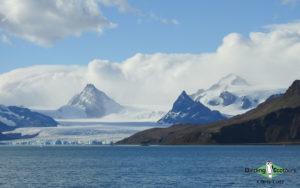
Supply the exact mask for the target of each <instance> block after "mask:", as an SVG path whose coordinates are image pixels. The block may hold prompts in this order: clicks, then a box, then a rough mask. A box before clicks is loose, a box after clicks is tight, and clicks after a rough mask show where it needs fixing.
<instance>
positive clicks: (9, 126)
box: [0, 105, 58, 140]
mask: <svg viewBox="0 0 300 188" xmlns="http://www.w3.org/2000/svg"><path fill="white" fill-rule="evenodd" d="M57 124H58V123H57V122H56V121H55V120H53V119H52V118H51V117H48V116H46V115H43V114H40V113H38V112H32V111H31V110H29V109H27V108H22V107H17V106H8V107H6V106H3V105H0V140H7V139H17V138H26V137H30V135H27V136H26V135H25V136H22V135H20V134H2V133H1V132H5V131H11V130H14V129H17V128H23V127H56V126H57ZM31 136H36V135H31Z"/></svg>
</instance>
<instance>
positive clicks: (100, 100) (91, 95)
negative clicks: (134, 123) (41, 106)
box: [43, 84, 123, 118]
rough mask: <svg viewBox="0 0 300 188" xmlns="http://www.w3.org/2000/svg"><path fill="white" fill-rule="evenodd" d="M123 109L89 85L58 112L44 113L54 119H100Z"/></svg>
mask: <svg viewBox="0 0 300 188" xmlns="http://www.w3.org/2000/svg"><path fill="white" fill-rule="evenodd" d="M122 109H123V107H122V106H121V105H120V104H118V103H116V102H115V101H114V100H113V99H111V98H109V97H108V96H107V95H106V94H105V93H104V92H102V91H100V90H98V89H97V88H96V87H95V86H94V85H93V84H87V85H86V87H85V88H84V89H83V91H81V92H80V93H79V94H77V95H75V96H74V97H73V98H72V99H71V100H70V101H69V102H68V104H67V105H64V106H62V107H60V108H59V109H58V110H56V111H43V113H45V114H48V115H49V116H51V117H54V118H100V117H103V116H105V115H108V114H111V113H117V112H120V111H121V110H122Z"/></svg>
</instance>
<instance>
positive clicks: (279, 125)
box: [118, 80, 300, 144]
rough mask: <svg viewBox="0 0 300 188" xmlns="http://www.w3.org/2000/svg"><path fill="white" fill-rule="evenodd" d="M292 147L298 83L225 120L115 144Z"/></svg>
mask: <svg viewBox="0 0 300 188" xmlns="http://www.w3.org/2000/svg"><path fill="white" fill-rule="evenodd" d="M268 143H274V144H276V143H277V144H282V143H284V144H292V143H298V144H299V143H300V80H296V81H294V83H293V84H292V85H291V86H290V87H289V89H288V90H287V91H286V93H285V94H283V95H281V96H277V97H273V98H269V99H268V100H266V101H265V102H264V103H262V104H260V105H259V106H258V107H257V108H255V109H253V110H251V111H249V112H247V113H245V114H242V115H238V116H235V117H233V118H230V119H227V120H221V121H218V122H214V123H209V124H204V125H201V126H199V125H192V124H181V125H174V126H171V127H169V128H160V129H158V128H156V129H149V130H146V131H143V132H140V133H137V134H135V135H133V136H131V137H129V138H126V139H124V140H122V141H120V142H119V143H118V144H268Z"/></svg>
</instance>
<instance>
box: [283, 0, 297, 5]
mask: <svg viewBox="0 0 300 188" xmlns="http://www.w3.org/2000/svg"><path fill="white" fill-rule="evenodd" d="M281 2H282V4H283V5H288V4H291V5H296V4H297V3H298V2H299V0H282V1H281Z"/></svg>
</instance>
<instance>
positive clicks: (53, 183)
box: [0, 146, 300, 188]
mask: <svg viewBox="0 0 300 188" xmlns="http://www.w3.org/2000/svg"><path fill="white" fill-rule="evenodd" d="M299 159H300V146H72V147H69V146H48V147H32V146H23V147H22V146H1V147H0V187H22V188H23V187H130V188H131V187H257V186H258V187H274V186H275V187H276V186H278V187H300V161H299ZM268 160H271V161H272V162H273V164H276V165H277V166H280V167H282V168H286V169H296V173H284V174H281V175H278V176H277V177H275V178H273V179H272V180H269V179H268V178H265V177H263V176H261V175H259V174H256V173H246V172H245V168H253V169H254V168H258V167H260V166H263V165H265V163H266V161H268ZM273 180H274V181H273Z"/></svg>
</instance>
